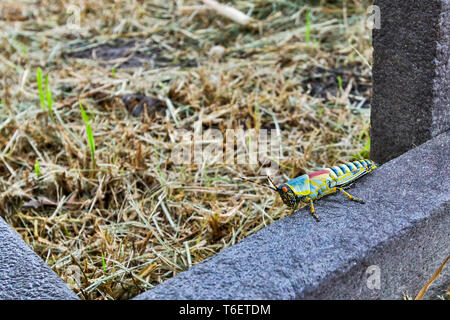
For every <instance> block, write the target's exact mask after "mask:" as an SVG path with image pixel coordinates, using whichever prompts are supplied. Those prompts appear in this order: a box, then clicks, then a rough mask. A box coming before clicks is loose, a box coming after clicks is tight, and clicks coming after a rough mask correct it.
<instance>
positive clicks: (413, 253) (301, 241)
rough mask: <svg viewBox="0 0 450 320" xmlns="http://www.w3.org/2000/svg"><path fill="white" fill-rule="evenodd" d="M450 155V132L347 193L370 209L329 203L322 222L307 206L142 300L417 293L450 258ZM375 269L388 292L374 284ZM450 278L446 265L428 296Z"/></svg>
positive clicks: (335, 199)
mask: <svg viewBox="0 0 450 320" xmlns="http://www.w3.org/2000/svg"><path fill="white" fill-rule="evenodd" d="M449 159H450V133H449V132H447V133H443V134H441V135H439V136H437V137H435V138H433V139H432V140H430V141H428V142H426V143H425V144H423V145H422V146H420V147H418V148H415V149H413V150H410V151H409V152H407V153H405V154H403V155H402V156H400V157H398V158H396V159H394V160H392V161H390V162H388V163H386V164H384V165H383V166H381V167H380V168H378V169H377V170H375V171H374V172H372V173H371V174H370V175H367V176H365V177H363V178H361V179H360V180H358V181H357V182H356V183H355V185H354V186H353V187H352V188H350V189H349V190H348V192H349V193H350V194H352V195H355V196H358V197H362V198H363V199H365V201H366V204H359V203H355V202H352V201H349V200H348V199H346V198H345V197H344V196H342V195H333V196H329V197H328V198H324V199H322V200H320V201H319V202H317V205H316V209H317V213H318V214H319V216H320V217H321V219H322V220H321V222H319V223H318V222H316V221H315V220H314V219H313V218H312V217H311V216H310V215H309V211H308V208H302V209H301V210H299V211H297V212H296V213H295V214H293V215H292V216H287V217H285V218H284V219H281V220H278V221H276V222H274V223H273V224H272V225H270V226H268V227H266V228H264V229H262V230H260V231H259V232H257V233H255V234H253V235H251V236H249V237H247V238H245V239H243V240H242V241H240V242H239V243H238V244H236V245H234V246H232V247H230V248H227V249H225V250H223V251H222V252H220V253H218V254H217V255H215V256H213V257H211V258H210V259H207V260H205V261H203V262H201V263H199V264H197V265H195V266H193V267H192V268H190V269H189V270H188V271H185V272H182V273H180V274H178V275H177V276H175V277H174V278H172V279H169V280H167V281H166V282H164V283H162V284H160V285H158V286H156V287H155V288H153V289H152V290H150V291H147V292H145V293H143V294H141V295H140V296H138V297H137V299H401V298H402V295H403V294H404V293H407V294H409V295H411V296H413V297H414V296H415V295H416V294H417V293H418V292H419V290H420V289H421V288H422V286H423V285H424V284H425V283H426V282H427V281H428V279H429V278H430V277H431V275H432V274H433V273H434V271H435V270H436V269H437V268H438V267H439V266H440V264H441V263H442V262H443V261H444V260H445V258H446V257H447V255H448V254H450V192H449V190H450V179H449V178H448V177H449V176H450V169H449V165H448V164H449V163H448V162H449ZM268 192H269V191H268ZM274 196H275V194H274ZM372 265H375V266H378V267H379V270H380V281H381V282H380V289H376V288H373V287H372V289H369V288H368V286H367V280H369V278H368V277H369V276H370V275H372V276H374V274H372V272H370V274H366V272H367V268H368V267H369V266H372ZM370 279H372V278H370ZM449 279H450V268H449V267H446V268H445V269H444V272H443V274H442V275H441V276H440V277H439V278H438V280H437V281H436V282H435V283H434V284H433V286H432V287H431V288H430V290H429V291H428V293H427V294H426V296H425V298H428V299H435V298H436V297H437V295H438V294H439V295H443V294H444V292H445V289H446V286H448V285H450V281H449ZM369 282H370V281H369ZM370 283H375V284H376V282H370Z"/></svg>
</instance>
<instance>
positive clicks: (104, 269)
mask: <svg viewBox="0 0 450 320" xmlns="http://www.w3.org/2000/svg"><path fill="white" fill-rule="evenodd" d="M102 268H103V272H104V273H106V262H105V257H104V256H103V252H102Z"/></svg>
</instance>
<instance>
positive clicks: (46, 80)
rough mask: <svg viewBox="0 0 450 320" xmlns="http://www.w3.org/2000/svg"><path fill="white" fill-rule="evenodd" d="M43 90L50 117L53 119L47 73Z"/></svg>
mask: <svg viewBox="0 0 450 320" xmlns="http://www.w3.org/2000/svg"><path fill="white" fill-rule="evenodd" d="M45 92H46V97H47V108H48V112H49V113H50V117H51V118H52V119H53V99H52V91H51V89H50V88H49V85H48V74H46V75H45Z"/></svg>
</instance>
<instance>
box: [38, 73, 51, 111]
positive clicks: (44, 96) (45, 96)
mask: <svg viewBox="0 0 450 320" xmlns="http://www.w3.org/2000/svg"><path fill="white" fill-rule="evenodd" d="M36 80H37V85H38V90H39V100H40V102H41V108H42V110H44V111H45V110H46V109H48V112H49V113H50V117H51V118H52V119H53V99H52V91H51V89H50V86H49V85H48V82H49V80H48V74H46V75H45V88H43V87H42V69H41V68H38V69H37V71H36ZM44 90H45V93H44ZM46 100H47V107H46V105H45V101H46Z"/></svg>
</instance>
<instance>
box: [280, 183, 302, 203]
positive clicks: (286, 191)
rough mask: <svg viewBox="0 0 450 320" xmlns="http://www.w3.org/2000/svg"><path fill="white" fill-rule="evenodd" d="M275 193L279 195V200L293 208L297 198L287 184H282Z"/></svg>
mask: <svg viewBox="0 0 450 320" xmlns="http://www.w3.org/2000/svg"><path fill="white" fill-rule="evenodd" d="M277 192H278V193H279V194H280V197H281V200H283V203H284V204H285V205H287V206H288V207H294V206H295V205H296V203H297V198H296V196H295V193H294V191H293V190H292V189H291V187H290V186H289V185H287V184H282V185H281V186H279V187H277Z"/></svg>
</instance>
